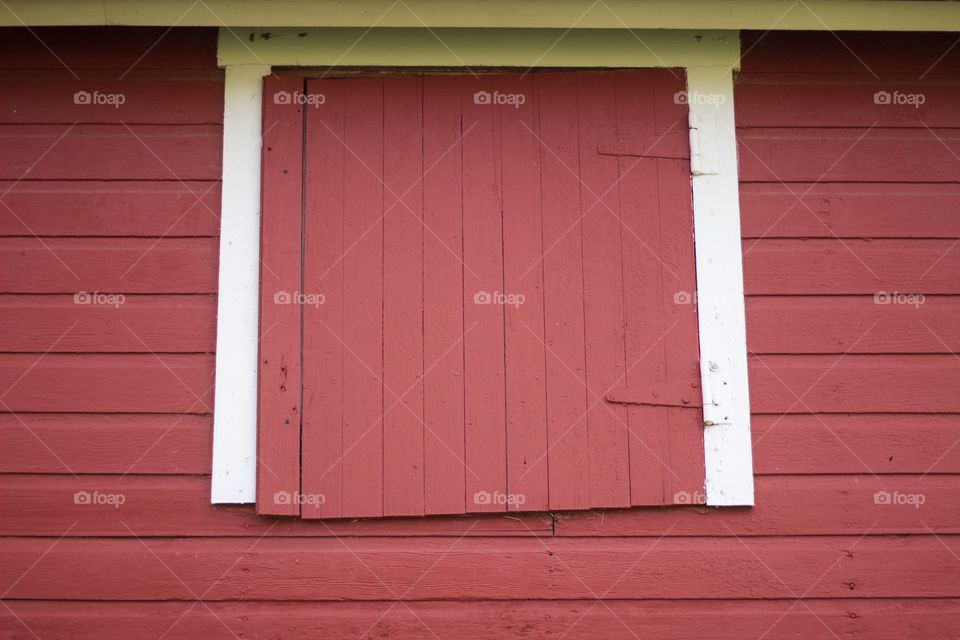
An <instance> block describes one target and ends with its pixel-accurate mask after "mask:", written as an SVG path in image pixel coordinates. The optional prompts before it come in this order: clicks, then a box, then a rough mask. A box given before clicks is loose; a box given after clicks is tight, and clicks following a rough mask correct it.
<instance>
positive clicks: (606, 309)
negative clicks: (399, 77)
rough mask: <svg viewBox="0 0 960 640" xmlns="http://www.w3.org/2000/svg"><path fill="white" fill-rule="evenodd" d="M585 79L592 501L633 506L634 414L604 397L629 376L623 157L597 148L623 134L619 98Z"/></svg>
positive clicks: (591, 76) (595, 77) (597, 79)
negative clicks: (630, 419)
mask: <svg viewBox="0 0 960 640" xmlns="http://www.w3.org/2000/svg"><path fill="white" fill-rule="evenodd" d="M577 77H578V102H579V113H580V128H579V131H580V180H581V181H582V189H581V207H582V213H583V214H584V216H583V254H584V262H583V289H584V316H585V318H584V321H585V329H586V345H587V350H586V353H587V385H588V387H589V389H590V394H589V398H588V402H589V403H590V406H591V407H592V408H590V409H589V410H588V414H587V424H588V429H589V446H590V504H591V506H594V507H625V506H629V504H630V472H629V452H628V446H629V440H628V438H627V428H626V426H627V412H626V409H625V408H624V407H623V406H616V405H607V404H605V403H604V402H603V398H604V396H605V394H606V392H607V390H608V389H609V388H610V387H611V386H612V385H614V384H617V383H622V380H623V374H624V327H623V321H624V317H623V268H622V264H621V244H620V233H621V229H620V221H619V215H620V198H619V189H618V187H617V183H618V178H619V167H618V161H617V159H616V158H612V157H604V156H600V155H599V154H598V153H597V148H598V146H600V145H601V144H602V143H606V142H609V141H612V140H614V139H615V137H616V119H615V118H614V117H611V116H612V115H613V114H614V113H616V108H615V94H614V87H613V83H612V81H611V79H610V76H609V74H604V73H601V72H582V73H578V74H577Z"/></svg>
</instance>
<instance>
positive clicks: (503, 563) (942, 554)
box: [0, 535, 960, 601]
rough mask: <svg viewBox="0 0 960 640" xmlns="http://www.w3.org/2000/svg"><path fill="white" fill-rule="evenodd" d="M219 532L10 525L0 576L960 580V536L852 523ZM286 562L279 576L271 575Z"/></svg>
mask: <svg viewBox="0 0 960 640" xmlns="http://www.w3.org/2000/svg"><path fill="white" fill-rule="evenodd" d="M212 542H213V543H214V544H213V545H211V544H210V541H208V540H164V539H151V540H134V539H129V538H128V539H112V540H89V539H75V538H69V539H64V540H61V541H60V542H59V543H58V544H57V545H56V546H55V547H53V549H52V550H51V549H50V546H51V545H50V541H49V540H44V539H31V538H26V539H22V538H21V539H11V540H8V541H7V542H6V543H5V544H4V547H3V549H2V550H0V559H2V562H0V578H2V579H3V582H4V584H14V582H15V581H16V580H17V578H21V579H20V581H19V582H16V583H15V584H14V586H13V587H12V588H11V589H10V592H9V594H8V595H9V597H10V598H11V599H36V598H38V597H40V598H53V599H62V600H77V599H84V600H189V601H193V600H195V599H196V597H197V594H201V593H203V594H205V595H204V599H205V600H208V601H217V600H240V599H242V600H276V599H284V600H291V601H293V600H311V601H312V600H344V599H348V600H392V599H395V598H397V597H399V594H404V599H405V600H432V599H437V598H452V599H455V600H467V599H471V600H473V599H480V600H484V599H515V598H518V597H519V598H529V599H540V600H544V599H561V600H563V599H587V598H592V597H596V594H598V593H604V594H605V597H607V598H611V599H631V600H632V599H649V598H654V597H655V598H661V599H667V600H673V599H680V598H683V599H689V598H694V599H700V598H711V597H716V594H718V593H723V594H725V595H727V596H728V597H732V598H744V597H749V598H790V597H799V594H801V593H804V594H806V596H807V597H812V598H847V599H851V600H853V599H857V598H862V597H906V596H909V597H957V595H958V593H957V592H958V590H960V564H958V563H956V562H955V560H956V559H955V558H954V557H953V554H955V553H956V552H957V550H958V548H960V538H958V537H955V536H940V537H939V539H934V538H933V537H931V536H926V535H925V536H919V537H910V536H908V537H890V538H888V537H871V538H867V539H863V540H860V542H859V543H857V544H855V543H856V542H857V541H856V538H851V537H848V536H843V537H829V536H827V537H813V538H780V539H773V540H771V539H765V538H758V539H756V540H750V541H749V542H747V543H746V544H744V543H743V542H742V541H740V540H736V539H733V538H726V539H718V538H688V539H665V540H659V541H658V540H653V539H644V538H604V539H602V540H597V539H585V538H558V539H551V540H549V541H543V540H527V539H521V538H509V539H503V538H497V539H492V540H491V539H485V538H464V539H462V540H456V539H454V540H445V539H433V538H423V539H418V540H415V541H411V542H410V543H409V544H406V545H403V547H402V548H400V547H398V545H397V544H396V541H395V540H389V539H387V540H384V539H376V538H364V539H357V540H351V541H350V542H348V543H346V544H345V543H344V541H343V540H336V539H329V538H319V539H309V540H304V539H284V540H279V539H275V538H271V539H265V540H263V541H261V542H260V543H259V544H258V545H257V546H256V549H254V550H251V549H250V543H249V541H248V540H238V539H225V538H220V539H214V540H213V541H212ZM44 552H46V555H43V554H44ZM641 554H643V555H644V560H645V562H642V563H636V564H633V563H631V564H628V565H627V566H626V567H624V564H625V559H634V560H635V559H637V558H639V557H640V556H641ZM37 558H40V560H39V561H38V560H37ZM891 558H896V559H897V561H896V562H890V559H891ZM238 559H239V560H238ZM31 566H32V567H33V569H32V570H30V571H27V569H28V568H29V567H31ZM278 567H282V568H283V569H282V571H283V581H282V582H278V581H276V580H275V579H274V578H273V575H274V574H273V572H274V571H276V570H277V568H278ZM664 573H667V574H670V575H671V578H672V579H671V580H664V579H663V575H664ZM371 574H373V575H374V576H376V577H377V578H379V579H371ZM465 574H468V575H470V576H471V579H470V580H469V581H464V580H463V579H462V576H463V575H465ZM318 577H322V578H318ZM818 580H819V581H818ZM211 585H213V586H211ZM454 585H456V588H455V589H454V588H453V587H454Z"/></svg>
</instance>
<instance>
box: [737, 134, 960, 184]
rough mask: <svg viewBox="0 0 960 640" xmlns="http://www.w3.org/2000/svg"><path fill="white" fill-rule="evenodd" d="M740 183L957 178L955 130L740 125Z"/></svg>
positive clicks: (959, 146)
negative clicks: (751, 126)
mask: <svg viewBox="0 0 960 640" xmlns="http://www.w3.org/2000/svg"><path fill="white" fill-rule="evenodd" d="M737 140H738V142H739V157H740V180H742V181H744V182H776V183H781V182H787V183H789V182H871V183H872V182H951V183H956V182H960V163H958V162H957V160H956V159H957V155H958V154H960V134H958V133H957V131H956V130H955V129H933V128H922V129H912V128H899V129H866V128H863V129H854V128H850V129H846V128H836V129H782V128H771V129H740V130H739V131H738V132H737Z"/></svg>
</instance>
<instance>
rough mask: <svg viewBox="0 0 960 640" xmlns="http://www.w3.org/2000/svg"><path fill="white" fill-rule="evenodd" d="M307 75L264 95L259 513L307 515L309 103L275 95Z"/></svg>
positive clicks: (294, 88)
mask: <svg viewBox="0 0 960 640" xmlns="http://www.w3.org/2000/svg"><path fill="white" fill-rule="evenodd" d="M303 86H304V85H303V79H302V78H294V77H286V76H269V77H267V78H265V79H264V85H263V94H264V96H265V99H264V101H263V102H264V105H263V124H264V127H263V131H264V134H263V143H262V145H263V152H262V155H263V158H262V162H261V171H262V174H263V188H262V194H263V197H262V203H261V207H260V210H261V221H260V322H259V331H260V340H259V352H258V370H257V373H258V376H259V380H258V385H257V386H258V395H257V513H262V514H267V515H282V516H294V515H299V513H300V501H299V499H297V497H298V496H299V491H300V430H301V420H300V416H301V409H300V404H301V394H302V391H301V390H302V383H301V368H302V354H301V351H300V349H301V336H302V329H301V326H302V322H303V312H302V309H303V307H304V306H305V305H306V303H307V301H306V299H304V298H301V296H302V295H305V292H302V291H301V290H302V289H303V263H302V255H301V252H302V250H303V244H302V240H301V235H300V234H301V229H302V227H303V196H302V194H303V190H302V187H301V185H302V184H303V170H304V167H303V107H302V106H300V105H297V104H291V103H282V102H278V101H277V100H274V99H272V97H273V96H275V95H277V94H279V93H280V92H282V91H286V92H288V93H290V94H294V93H296V92H298V91H302V89H303Z"/></svg>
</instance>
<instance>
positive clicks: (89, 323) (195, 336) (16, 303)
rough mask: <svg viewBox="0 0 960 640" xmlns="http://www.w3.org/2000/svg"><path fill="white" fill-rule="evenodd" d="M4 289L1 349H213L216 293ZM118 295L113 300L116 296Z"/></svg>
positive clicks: (0, 300)
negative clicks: (7, 291) (17, 291)
mask: <svg viewBox="0 0 960 640" xmlns="http://www.w3.org/2000/svg"><path fill="white" fill-rule="evenodd" d="M87 294H89V295H87V296H86V297H84V296H83V294H81V295H80V297H79V298H77V297H75V296H74V295H71V294H56V295H0V325H3V327H4V331H3V333H0V351H8V352H18V351H19V352H33V353H44V352H49V353H85V352H90V353H102V352H120V353H150V352H156V353H165V352H169V353H177V352H207V353H212V352H213V350H214V347H215V344H216V337H215V334H216V308H217V299H216V297H215V296H212V295H134V294H124V295H123V298H119V297H114V298H107V297H97V296H95V295H93V294H94V292H93V291H88V292H87ZM111 301H114V302H115V304H114V302H111Z"/></svg>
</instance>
